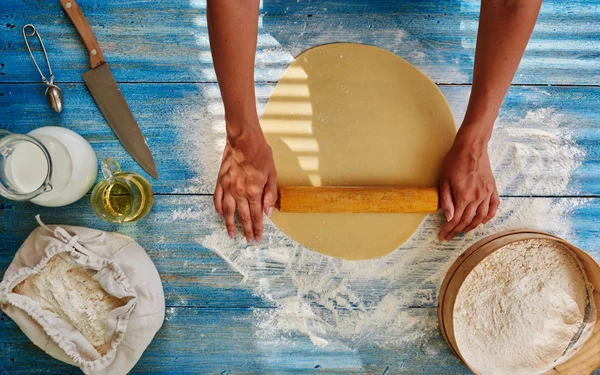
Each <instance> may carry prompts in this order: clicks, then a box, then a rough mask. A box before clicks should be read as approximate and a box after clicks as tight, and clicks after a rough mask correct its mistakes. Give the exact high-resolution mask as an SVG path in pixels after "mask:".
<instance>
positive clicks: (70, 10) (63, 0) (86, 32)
mask: <svg viewBox="0 0 600 375" xmlns="http://www.w3.org/2000/svg"><path fill="white" fill-rule="evenodd" d="M60 4H61V5H62V7H63V9H64V10H65V12H67V15H69V18H70V19H71V21H72V22H73V25H75V28H76V29H77V32H78V33H79V35H81V39H83V43H84V44H85V46H86V48H87V50H88V53H89V54H90V66H91V67H92V69H94V68H95V67H97V66H98V65H100V64H103V63H104V62H105V61H104V56H103V55H102V51H101V50H100V46H99V45H98V41H97V40H96V37H95V36H94V33H93V32H92V29H91V28H90V24H89V23H88V21H87V20H86V19H85V16H84V15H83V12H82V11H81V8H79V5H77V3H76V2H75V0H60Z"/></svg>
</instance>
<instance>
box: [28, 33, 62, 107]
mask: <svg viewBox="0 0 600 375" xmlns="http://www.w3.org/2000/svg"><path fill="white" fill-rule="evenodd" d="M28 29H31V31H30V32H27V30H28ZM34 35H35V36H37V38H38V40H39V41H40V45H41V46H42V51H43V52H44V57H45V58H46V64H47V65H48V71H49V72H50V81H48V80H47V79H46V77H44V74H43V73H42V71H41V70H40V67H39V66H38V64H37V62H36V61H35V57H33V52H31V47H29V41H28V40H27V37H31V36H34ZM23 39H25V45H26V46H27V50H28V51H29V54H30V55H31V59H32V60H33V63H34V64H35V67H36V68H37V70H38V72H40V76H42V82H44V83H45V84H46V85H48V88H47V89H46V93H45V95H46V99H47V100H48V104H50V107H52V109H54V110H55V111H56V112H60V111H62V109H63V96H62V91H61V90H60V88H58V86H56V85H55V84H54V74H52V67H51V66H50V60H48V54H47V53H46V47H44V42H42V37H40V33H38V31H37V29H36V28H35V26H33V25H32V24H27V25H25V26H23Z"/></svg>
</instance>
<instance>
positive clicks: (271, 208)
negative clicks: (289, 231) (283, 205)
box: [267, 207, 273, 217]
mask: <svg viewBox="0 0 600 375" xmlns="http://www.w3.org/2000/svg"><path fill="white" fill-rule="evenodd" d="M271 215H273V207H269V209H268V210H267V216H268V217H271Z"/></svg>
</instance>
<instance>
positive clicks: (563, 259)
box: [454, 239, 595, 375]
mask: <svg viewBox="0 0 600 375" xmlns="http://www.w3.org/2000/svg"><path fill="white" fill-rule="evenodd" d="M588 285H589V284H588V281H587V278H586V277H585V273H584V271H583V268H582V266H581V265H580V264H579V262H578V261H577V259H576V257H575V256H574V255H573V254H572V253H571V252H570V250H568V249H567V248H566V247H565V246H564V245H562V244H560V243H558V242H556V241H552V240H546V239H532V240H525V241H519V242H515V243H512V244H509V245H507V246H504V247H502V248H501V249H499V250H497V251H496V252H494V253H493V254H491V255H489V256H488V257H487V258H485V259H484V260H483V261H482V262H480V263H479V264H478V265H477V266H476V267H475V268H474V269H473V270H472V271H471V273H469V275H468V276H467V277H466V279H465V281H464V283H463V284H462V286H461V288H460V290H459V293H458V295H457V297H456V303H455V305H454V334H455V337H456V342H457V344H458V348H459V350H460V352H461V354H462V356H463V358H464V359H465V360H466V362H467V363H469V364H470V365H471V367H473V368H474V369H475V370H477V371H478V372H480V373H482V374H486V375H494V374H497V375H503V374H513V375H532V374H541V373H545V372H546V371H549V370H550V369H552V368H553V367H554V366H556V365H558V364H559V363H562V362H564V361H565V360H566V359H568V357H569V355H570V354H572V352H573V348H574V345H573V343H577V344H578V345H577V346H580V345H582V344H583V342H585V339H587V338H588V337H589V333H590V332H591V329H590V328H591V327H592V326H593V321H595V319H594V318H595V312H594V314H593V316H592V317H591V318H592V322H591V323H590V322H589V320H590V311H592V309H591V307H590V304H589V302H590V301H591V299H590V298H589V294H588Z"/></svg>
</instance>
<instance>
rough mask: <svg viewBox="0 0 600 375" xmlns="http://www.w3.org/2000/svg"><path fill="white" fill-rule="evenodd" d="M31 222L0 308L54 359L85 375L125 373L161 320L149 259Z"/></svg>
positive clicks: (135, 248)
mask: <svg viewBox="0 0 600 375" xmlns="http://www.w3.org/2000/svg"><path fill="white" fill-rule="evenodd" d="M36 218H37V219H38V222H39V223H40V227H38V228H36V229H35V230H34V231H33V232H32V233H31V234H30V235H29V237H28V238H27V240H25V242H24V243H23V245H22V246H21V248H20V249H19V251H17V253H16V255H15V258H14V260H13V262H12V263H11V265H10V266H9V268H8V270H7V271H6V273H5V274H4V279H3V280H2V282H1V283H0V307H1V308H2V310H3V311H4V312H5V313H6V314H7V315H8V316H10V317H11V318H12V319H13V320H14V321H15V322H16V323H17V325H18V326H19V327H20V328H21V330H22V331H23V332H24V333H25V334H26V335H27V337H29V339H30V340H31V341H32V342H33V343H34V344H35V345H37V346H38V347H40V348H41V349H42V350H44V351H45V352H46V353H48V354H50V355H51V356H53V357H54V358H57V359H59V360H61V361H63V362H66V363H69V364H72V365H75V366H78V367H80V368H81V370H82V371H83V372H84V373H86V374H94V375H104V374H106V375H118V374H126V373H128V372H129V371H130V370H131V369H132V368H133V366H134V365H135V364H136V362H137V361H138V360H139V358H140V357H141V355H142V353H143V352H144V350H145V349H146V347H147V346H148V345H149V344H150V342H151V341H152V339H153V337H154V335H155V334H156V332H157V331H158V330H159V328H160V327H161V325H162V323H163V320H164V316H165V297H164V293H163V288H162V283H161V281H160V276H159V274H158V271H157V270H156V267H155V266H154V264H153V263H152V260H150V258H149V257H148V255H147V254H146V252H145V251H144V249H143V248H142V247H141V246H140V245H138V244H137V243H136V242H135V241H133V240H132V239H131V238H129V237H126V236H122V235H119V234H116V233H107V232H103V231H99V230H94V229H89V228H81V227H68V226H65V227H64V228H61V227H58V226H50V227H47V226H45V225H44V224H43V223H42V222H41V221H40V220H39V217H36Z"/></svg>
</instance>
